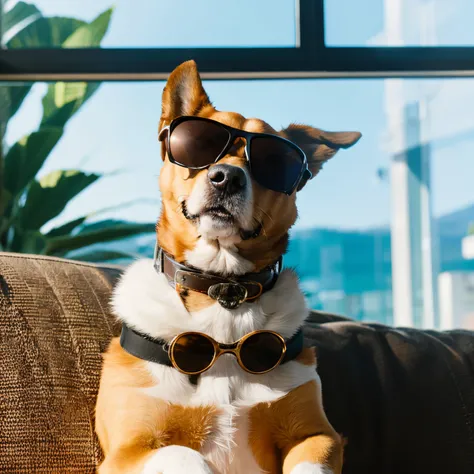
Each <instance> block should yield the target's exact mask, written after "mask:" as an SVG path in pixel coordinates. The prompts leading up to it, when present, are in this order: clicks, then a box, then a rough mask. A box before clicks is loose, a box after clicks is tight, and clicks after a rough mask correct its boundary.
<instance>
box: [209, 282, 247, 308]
mask: <svg viewBox="0 0 474 474" xmlns="http://www.w3.org/2000/svg"><path fill="white" fill-rule="evenodd" d="M207 294H208V295H209V296H210V297H211V298H212V299H213V300H216V301H217V302H218V303H219V304H220V305H221V306H222V307H223V308H226V309H235V308H238V307H239V306H240V305H241V304H242V303H243V302H244V301H245V300H246V299H247V296H248V290H247V288H246V287H245V286H244V285H241V284H240V283H237V282H228V283H216V284H214V285H211V286H210V287H209V289H208V290H207Z"/></svg>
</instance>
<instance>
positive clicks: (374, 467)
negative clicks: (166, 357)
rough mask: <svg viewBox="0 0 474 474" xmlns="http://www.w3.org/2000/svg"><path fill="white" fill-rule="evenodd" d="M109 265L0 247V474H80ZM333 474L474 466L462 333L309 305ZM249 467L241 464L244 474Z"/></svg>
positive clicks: (473, 345)
mask: <svg viewBox="0 0 474 474" xmlns="http://www.w3.org/2000/svg"><path fill="white" fill-rule="evenodd" d="M119 275H120V269H119V268H114V267H105V266H104V267H99V266H94V265H87V264H82V263H78V262H71V261H66V260H60V259H51V258H45V257H38V256H27V255H15V254H5V253H4V254H1V253H0V472H6V473H55V474H56V473H61V474H62V473H65V474H67V473H75V472H78V473H92V472H94V470H95V467H96V466H97V464H98V462H99V461H100V459H101V453H100V448H99V445H98V442H97V438H96V436H95V434H94V406H95V397H96V394H97V390H98V385H99V376H100V367H101V356H100V354H101V352H102V351H103V350H104V349H105V347H106V346H107V343H108V341H109V340H110V338H111V337H112V336H114V335H117V334H118V333H119V331H120V327H119V325H118V324H117V323H116V322H115V320H114V318H113V317H112V316H111V314H110V312H109V308H108V301H109V298H110V293H111V290H112V288H113V285H114V283H115V281H116V280H117V278H118V277H119ZM306 339H307V341H308V343H309V344H311V345H314V346H316V348H317V353H318V363H319V373H320V375H321V379H322V381H323V396H324V405H325V408H326V412H327V414H328V417H329V419H330V421H331V423H332V424H333V425H334V426H335V428H336V429H337V430H338V431H339V432H340V433H341V434H342V435H343V436H345V437H346V438H347V441H348V444H347V447H346V456H345V457H346V460H345V467H344V474H356V473H357V474H359V473H360V474H415V473H416V474H420V473H429V474H446V473H450V474H472V473H474V334H473V333H470V332H467V331H453V332H449V333H437V332H423V331H417V330H414V329H406V330H396V329H392V328H387V327H385V326H381V325H364V324H358V323H355V322H352V321H350V320H348V319H346V318H341V317H338V316H335V315H330V314H325V313H316V312H315V313H313V314H312V315H311V318H310V321H309V323H308V326H307V328H306ZM249 474H250V473H249Z"/></svg>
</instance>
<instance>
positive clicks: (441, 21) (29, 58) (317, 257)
mask: <svg viewBox="0 0 474 474" xmlns="http://www.w3.org/2000/svg"><path fill="white" fill-rule="evenodd" d="M66 3H67V5H66ZM113 3H114V5H115V7H114V10H113V12H112V13H110V12H109V9H110V8H111V7H112V2H111V0H94V1H92V0H82V1H79V0H72V1H68V2H64V1H60V0H37V1H36V2H35V6H31V5H30V6H29V7H27V8H28V10H27V11H23V12H22V14H19V10H18V9H19V8H20V6H21V5H23V6H24V4H23V3H21V2H17V1H15V0H7V1H4V2H3V3H1V5H3V10H1V11H0V13H1V14H2V23H1V24H2V29H1V33H2V38H1V40H2V45H3V46H4V48H3V49H1V50H0V99H1V102H0V125H1V131H2V136H3V138H4V139H3V144H4V146H3V150H2V151H3V154H4V158H7V157H8V153H10V152H11V150H12V147H13V146H14V145H15V143H18V142H19V141H21V140H23V141H21V144H23V145H22V146H26V145H27V143H28V141H27V140H26V139H22V137H24V136H29V135H30V134H31V133H32V132H34V131H36V130H38V127H39V125H40V123H41V122H42V120H44V117H45V114H46V116H47V117H46V119H47V120H46V122H43V124H44V123H46V124H53V125H54V127H56V128H59V129H60V130H56V132H51V130H50V131H49V132H48V133H50V135H48V136H49V138H48V139H46V138H45V137H46V135H41V134H38V135H35V137H36V138H35V140H37V142H35V147H32V148H34V149H35V150H40V151H39V152H41V153H42V154H43V155H44V158H47V160H45V163H44V166H42V167H40V171H39V175H38V176H39V177H45V176H48V179H49V180H51V182H52V181H54V180H55V179H56V180H57V179H60V175H58V174H54V172H55V170H58V169H66V170H68V171H67V173H69V175H68V176H70V175H71V176H75V175H74V173H77V172H78V171H77V170H80V171H82V172H83V174H84V176H85V177H84V178H83V179H84V180H85V181H84V182H87V183H88V185H87V186H85V191H84V192H83V193H81V194H79V195H78V197H77V198H76V199H74V200H71V202H70V203H69V200H65V202H64V203H63V204H64V206H63V207H64V210H62V212H58V213H56V214H58V215H57V216H56V215H54V216H52V217H53V218H54V219H46V220H45V221H44V227H43V229H45V230H47V231H49V230H51V229H56V228H58V227H60V226H61V225H63V224H65V223H67V222H70V221H71V220H72V221H74V222H76V221H77V222H79V221H81V219H82V218H83V217H84V216H88V215H89V213H91V212H92V213H93V215H92V216H89V219H90V220H92V222H94V221H96V220H101V222H102V221H104V220H105V221H106V222H109V223H113V222H115V223H116V222H117V220H121V219H128V220H130V221H133V222H134V223H135V224H136V225H137V226H141V225H143V226H145V227H143V228H146V229H150V228H153V223H154V222H155V220H156V218H157V216H158V215H159V193H158V185H157V177H158V174H159V171H160V166H161V158H160V156H159V147H158V144H157V141H156V139H157V126H158V119H159V115H160V99H161V93H162V90H163V87H164V82H163V80H162V79H165V78H166V77H167V75H168V73H169V72H170V71H171V70H172V69H173V68H174V67H175V66H176V65H177V64H179V63H180V62H182V61H183V60H186V59H189V58H193V59H196V60H197V62H198V65H199V68H200V70H201V72H202V73H203V76H204V78H205V79H228V80H227V81H225V82H224V81H206V83H205V86H206V89H207V91H208V93H209V95H210V97H211V99H212V100H213V102H214V103H215V104H216V105H217V106H218V107H219V108H221V109H224V110H225V109H227V110H234V111H238V112H240V113H242V114H244V115H246V116H256V117H261V118H263V119H265V120H267V121H268V122H269V123H270V124H272V125H273V126H274V127H275V128H278V127H279V126H284V125H286V124H288V123H290V122H292V121H299V122H303V123H304V122H306V123H309V124H313V125H315V126H319V127H321V128H326V129H328V130H344V129H346V130H360V131H361V132H362V133H363V139H362V140H361V141H360V142H359V143H358V144H357V145H356V146H355V147H354V148H352V149H350V150H347V151H341V152H340V153H339V154H338V155H337V156H336V157H335V158H334V159H333V160H332V161H331V162H330V163H329V164H328V165H327V166H325V168H324V170H323V172H322V173H321V175H320V176H318V177H317V178H316V179H315V180H314V181H313V182H311V183H309V184H308V185H307V186H306V187H305V189H304V190H303V191H302V192H301V193H300V195H299V197H298V203H299V211H300V220H299V221H298V223H297V225H296V226H295V228H294V229H293V231H292V240H291V245H290V251H289V254H288V255H287V256H286V259H285V264H286V265H287V266H292V267H295V268H296V269H297V271H298V273H299V275H300V278H301V283H302V286H303V289H304V291H305V293H306V295H307V297H308V301H309V303H310V305H311V307H313V308H315V309H321V310H325V311H335V312H341V313H344V314H348V315H350V316H352V317H354V318H356V319H360V320H371V321H373V320H377V321H380V322H384V323H393V324H396V325H406V326H419V327H443V328H449V327H453V326H456V325H458V326H465V327H467V326H468V325H470V324H472V317H469V314H471V313H472V311H473V310H474V308H473V307H472V305H471V303H470V302H471V301H472V285H470V284H469V285H468V284H466V281H469V282H470V281H471V277H470V276H469V275H472V274H473V272H474V260H473V259H472V258H470V257H469V255H470V254H469V252H467V251H465V252H464V256H463V253H462V248H463V244H464V248H465V249H467V248H468V245H467V244H468V243H469V242H471V241H472V236H471V237H469V239H470V240H469V242H467V240H466V235H467V233H468V228H469V226H470V225H472V222H474V193H473V191H472V189H473V186H472V176H474V164H473V161H472V156H473V154H474V125H473V121H472V113H471V111H472V110H473V109H474V93H473V92H472V91H473V90H474V36H473V35H474V33H473V31H474V30H473V29H472V28H471V25H470V19H471V17H472V14H473V13H474V10H473V8H474V7H473V6H472V5H471V3H472V2H470V1H468V0H452V1H449V2H448V1H442V0H385V1H383V0H361V1H360V2H354V1H352V0H330V1H329V0H296V1H294V0H278V1H270V0H261V1H260V0H259V1H258V3H257V2H255V1H253V0H242V1H241V2H237V3H235V2H227V1H217V0H203V1H202V2H200V3H199V5H200V6H199V7H196V5H197V3H196V2H195V1H191V0H176V1H174V2H170V1H165V0H160V1H154V0H136V1H135V2H129V1H126V0H118V1H116V2H113ZM132 4H133V6H132ZM22 8H23V7H22ZM209 11H213V12H214V13H215V15H207V14H205V12H209ZM203 12H204V13H203ZM13 13H15V14H13ZM55 15H59V16H68V17H71V18H72V20H67V21H68V23H67V24H62V25H60V26H58V25H57V24H56V25H53V26H52V27H46V26H45V20H42V19H41V18H43V19H44V18H49V17H51V16H55ZM104 15H105V16H104ZM97 18H101V20H100V21H99V20H97V21H96V22H95V23H93V26H91V22H94V19H97ZM217 19H219V21H218V20H217ZM86 24H87V25H89V26H86ZM83 26H84V28H82V29H81V31H80V32H79V33H78V32H76V30H77V29H80V27H83ZM71 32H72V33H74V35H75V36H74V37H73V39H70V34H71ZM18 35H20V36H18ZM21 35H22V36H21ZM19 37H20V39H21V38H22V39H21V41H20V40H19V39H18V38H19ZM15 38H16V39H15ZM236 78H240V79H244V80H240V81H238V80H235V79H236ZM270 78H271V79H273V80H269V79H270ZM296 78H298V79H296ZM314 78H318V79H317V80H316V79H314ZM335 78H337V80H336V79H335ZM348 78H352V79H348ZM63 79H67V80H69V81H72V82H67V83H64V82H60V81H61V80H63ZM229 79H231V80H229ZM275 79H276V80H275ZM28 81H34V82H28ZM79 81H85V82H79ZM94 81H105V82H103V83H100V82H94ZM107 81H109V82H107ZM126 81H128V82H126ZM45 95H46V97H45ZM44 97H45V98H44ZM43 98H44V99H43ZM71 103H73V106H72V107H69V106H68V104H71ZM17 109H18V110H17ZM51 133H53V135H51ZM54 133H56V135H54ZM32 143H33V142H32ZM21 150H23V148H21V147H19V148H17V149H16V152H18V153H20V151H21ZM39 152H38V153H39ZM21 156H23V157H24V156H26V155H21V153H20V158H21ZM94 173H95V174H94ZM96 174H101V177H100V178H98V177H97V176H96ZM61 176H62V175H61ZM81 176H82V175H81ZM2 179H5V176H3V177H2ZM71 179H73V178H71ZM74 179H76V178H74ZM81 179H82V178H81ZM89 181H90V183H89ZM7 197H8V196H7ZM2 199H3V201H2ZM2 202H3V204H2ZM5 202H6V200H5V195H4V196H3V198H2V196H0V207H1V206H3V205H4V203H5ZM23 204H24V202H23V201H22V202H20V204H19V205H20V206H21V205H23ZM66 204H67V205H66ZM60 207H61V206H60ZM59 210H60V211H61V209H59ZM2 211H5V209H2ZM43 217H44V216H43ZM38 222H40V223H43V220H41V219H39V220H38ZM4 224H5V221H3V223H1V225H4ZM80 225H82V224H80ZM80 225H79V227H78V228H80ZM92 225H93V224H92ZM97 225H99V224H96V226H97ZM146 226H148V227H146ZM150 226H151V227H150ZM137 228H138V229H142V227H137ZM92 229H95V230H97V227H95V228H94V227H92ZM125 231H126V229H125V230H124V232H125ZM74 232H79V231H77V229H76V228H74ZM30 234H31V235H30ZM30 234H28V238H27V239H26V244H25V245H26V246H27V248H28V249H29V251H34V250H35V249H36V248H38V246H41V245H43V243H44V242H42V241H41V238H40V237H39V236H38V235H37V234H34V233H30ZM126 236H127V233H126V232H125V234H124V237H126ZM10 237H11V239H13V236H10ZM153 241H154V236H153V234H152V233H149V234H148V235H146V234H144V235H141V236H140V237H139V238H133V239H131V238H128V239H127V240H124V241H121V242H120V243H119V244H116V243H113V244H112V243H111V244H109V246H108V248H109V249H110V252H109V254H108V257H110V258H112V257H114V256H115V257H117V258H118V256H119V252H127V253H128V254H129V256H130V257H131V256H132V255H137V254H140V255H151V252H152V248H153ZM469 245H470V244H469ZM91 247H92V249H88V250H87V251H88V252H89V253H88V254H87V255H88V256H89V258H90V257H91V255H92V256H94V254H93V250H94V245H91ZM53 250H54V249H53ZM56 250H57V249H56ZM67 250H68V251H67V252H66V251H65V250H64V248H62V250H61V252H62V253H61V252H60V253H58V254H60V255H65V254H67V255H68V256H70V257H74V258H85V254H84V249H82V250H80V249H67ZM81 252H82V253H81ZM91 252H92V253H91ZM100 255H101V256H102V257H103V254H100ZM95 256H96V257H97V255H95ZM97 258H98V257H97ZM455 300H456V301H463V302H465V303H463V304H462V305H459V304H456V301H455ZM469 321H470V322H469Z"/></svg>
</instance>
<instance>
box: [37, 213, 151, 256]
mask: <svg viewBox="0 0 474 474" xmlns="http://www.w3.org/2000/svg"><path fill="white" fill-rule="evenodd" d="M112 223H113V225H111V224H112ZM150 232H155V224H148V223H145V224H142V223H135V222H126V221H115V220H110V219H107V220H105V221H100V222H96V223H93V224H89V225H86V226H84V227H83V229H81V231H80V232H79V233H78V234H76V235H73V236H64V237H55V238H51V239H48V241H47V244H46V253H47V254H48V255H56V254H59V253H65V252H70V251H72V250H76V249H79V248H82V247H87V246H88V245H93V244H97V243H101V242H110V241H112V240H118V239H123V238H126V237H132V236H135V235H139V234H145V233H150Z"/></svg>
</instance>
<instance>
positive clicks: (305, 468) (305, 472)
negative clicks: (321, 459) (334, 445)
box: [291, 462, 334, 474]
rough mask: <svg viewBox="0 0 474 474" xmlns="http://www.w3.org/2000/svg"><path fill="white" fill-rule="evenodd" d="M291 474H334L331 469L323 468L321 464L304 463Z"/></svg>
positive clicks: (297, 466)
mask: <svg viewBox="0 0 474 474" xmlns="http://www.w3.org/2000/svg"><path fill="white" fill-rule="evenodd" d="M291 474H334V473H333V470H332V469H331V468H330V467H327V466H323V465H322V464H319V463H313V462H302V463H300V464H297V465H296V466H295V467H294V468H293V469H292V470H291Z"/></svg>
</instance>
